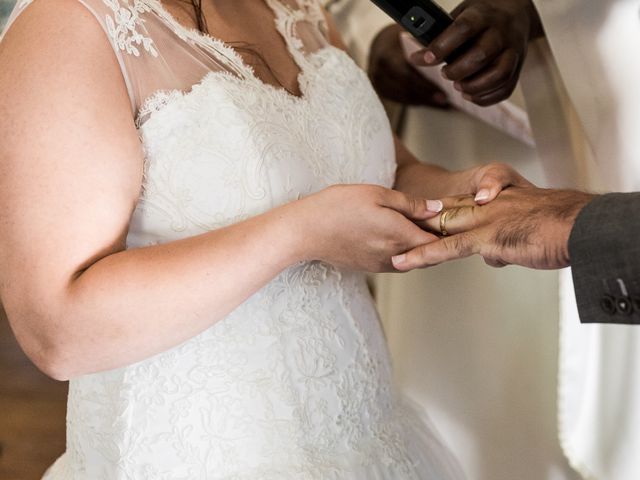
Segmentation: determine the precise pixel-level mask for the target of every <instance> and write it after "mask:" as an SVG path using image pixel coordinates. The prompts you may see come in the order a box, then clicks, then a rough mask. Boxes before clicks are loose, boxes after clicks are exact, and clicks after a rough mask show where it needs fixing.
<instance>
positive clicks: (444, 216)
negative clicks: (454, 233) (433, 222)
mask: <svg viewBox="0 0 640 480" xmlns="http://www.w3.org/2000/svg"><path fill="white" fill-rule="evenodd" d="M450 211H451V210H445V211H444V212H442V213H441V214H440V233H441V234H442V236H443V237H446V236H447V235H449V232H447V215H449V212H450Z"/></svg>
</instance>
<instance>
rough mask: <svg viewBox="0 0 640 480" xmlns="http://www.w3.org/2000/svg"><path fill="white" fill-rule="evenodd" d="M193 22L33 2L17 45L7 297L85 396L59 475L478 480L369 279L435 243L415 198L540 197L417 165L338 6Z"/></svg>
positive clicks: (31, 346) (224, 14) (14, 33)
mask: <svg viewBox="0 0 640 480" xmlns="http://www.w3.org/2000/svg"><path fill="white" fill-rule="evenodd" d="M194 5H195V6H196V7H197V6H198V5H199V3H198V2H196V3H195V4H194ZM192 6H193V5H192V3H184V2H178V1H171V2H169V1H167V2H163V3H160V2H159V1H158V0H46V1H45V0H35V1H32V0H21V1H20V2H19V4H18V5H17V7H16V9H15V11H14V12H13V14H12V16H11V17H10V19H9V23H8V26H7V29H6V30H5V34H4V37H3V38H2V42H1V43H0V65H1V68H0V92H2V94H0V131H1V132H2V135H3V137H2V142H1V144H0V212H1V213H0V295H1V297H0V298H1V299H2V303H3V305H4V307H5V309H6V312H7V315H8V317H9V319H10V322H11V325H12V328H13V330H14V332H15V334H16V337H17V338H18V340H19V342H20V343H21V345H22V347H23V348H24V350H25V352H26V353H27V354H28V355H29V356H30V358H31V359H32V360H33V361H34V363H36V365H38V366H39V367H40V368H41V369H42V370H43V371H44V372H46V373H47V374H49V375H50V376H52V377H54V378H57V379H61V380H65V379H71V380H70V385H69V402H68V415H67V450H66V453H65V454H64V455H63V456H62V457H61V458H60V459H59V460H58V461H57V462H56V463H55V465H54V466H53V467H52V468H51V469H49V471H48V473H47V474H46V478H47V479H64V480H71V479H91V480H99V479H153V480H158V479H190V480H193V479H212V480H213V479H225V480H231V479H238V480H240V479H242V480H249V479H251V480H260V479H361V480H375V479H387V480H397V479H424V480H453V479H458V478H460V474H459V470H458V468H457V466H456V463H455V461H454V460H452V457H451V456H450V455H449V453H448V452H447V450H446V448H444V447H443V446H442V444H441V443H440V442H439V441H438V440H437V439H436V437H435V436H434V435H433V434H432V432H431V430H430V428H429V427H428V426H427V425H426V424H425V423H424V422H423V421H422V420H420V419H418V418H417V417H415V414H414V413H411V411H410V410H409V409H408V408H407V407H406V406H405V405H403V403H402V401H401V400H400V399H399V397H398V396H397V395H396V394H395V392H394V388H393V385H392V378H391V368H390V364H389V358H388V355H387V351H386V348H385V342H384V338H383V334H382V331H381V328H380V325H379V321H378V316H377V313H376V311H375V308H374V304H373V301H372V298H371V296H370V294H369V292H368V290H367V286H366V283H365V276H364V274H363V273H359V272H361V271H367V270H369V271H383V270H387V271H388V270H392V267H391V263H390V258H391V256H392V255H394V254H398V253H401V252H402V251H405V250H407V249H408V248H411V247H414V246H416V245H420V244H422V243H425V242H429V241H432V240H433V238H434V237H432V235H431V234H429V233H426V232H425V231H423V230H422V229H420V228H419V227H418V226H416V224H415V223H413V222H412V221H411V220H421V219H425V218H427V217H428V216H430V215H431V216H432V215H434V213H433V212H429V211H428V209H427V204H426V202H425V201H423V200H419V199H418V197H414V196H413V195H418V196H426V195H431V196H432V198H439V197H442V196H443V195H446V194H453V193H460V192H468V193H473V192H475V191H476V190H478V188H480V187H482V188H485V187H487V188H489V190H490V191H489V192H488V193H489V196H495V195H496V194H497V192H498V191H499V190H500V188H501V186H506V185H508V184H509V183H510V182H514V181H518V177H517V176H516V175H515V174H514V173H513V172H511V171H509V170H508V169H506V168H504V167H501V166H492V167H487V168H485V169H478V170H474V171H469V172H458V173H449V172H446V171H443V170H441V169H438V168H436V167H433V166H428V165H424V166H423V165H419V164H418V163H417V162H416V160H415V159H414V158H413V157H412V156H411V155H410V154H409V153H408V152H407V151H406V150H404V149H403V148H402V147H401V146H400V145H399V144H397V145H394V139H393V136H392V134H391V131H390V128H389V124H388V122H387V119H386V117H385V113H384V111H383V109H382V106H381V104H380V103H379V101H378V99H377V98H376V96H375V94H374V92H373V91H372V89H371V87H370V84H369V82H368V80H367V78H366V76H365V74H363V72H361V71H360V70H359V69H358V68H356V66H355V65H354V63H353V62H352V61H351V59H350V58H349V57H348V56H347V55H346V54H345V53H344V52H343V51H342V50H341V49H340V48H338V47H339V46H340V41H339V38H338V37H337V35H336V33H335V31H334V29H333V28H332V27H331V26H330V24H331V22H330V19H328V17H327V16H326V12H324V11H323V9H322V8H321V7H320V6H319V5H318V4H317V2H316V1H313V0H299V1H297V0H288V1H285V0H225V1H213V2H208V3H206V4H203V5H202V11H201V12H200V13H199V14H194V11H196V12H197V11H198V9H197V8H196V9H195V10H194V9H192ZM187 25H188V26H189V27H187ZM195 26H199V29H198V30H197V29H195V28H191V27H195ZM205 31H208V32H209V33H203V32H205ZM396 158H397V162H398V167H397V174H396ZM337 184H346V185H344V186H333V185H337ZM394 184H395V187H396V189H398V190H403V191H404V192H406V193H400V192H398V191H393V190H389V188H390V187H392V186H394ZM332 186H333V187H332ZM430 205H431V210H438V208H435V207H437V205H435V207H434V206H433V204H430ZM417 367H419V366H417ZM37 440H38V439H34V442H37Z"/></svg>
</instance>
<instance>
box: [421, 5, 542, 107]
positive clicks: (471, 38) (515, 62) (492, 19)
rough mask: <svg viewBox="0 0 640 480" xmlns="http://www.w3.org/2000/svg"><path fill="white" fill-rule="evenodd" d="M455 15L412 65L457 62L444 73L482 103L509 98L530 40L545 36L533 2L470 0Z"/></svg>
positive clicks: (477, 102) (457, 9) (471, 98)
mask: <svg viewBox="0 0 640 480" xmlns="http://www.w3.org/2000/svg"><path fill="white" fill-rule="evenodd" d="M451 15H452V16H453V18H454V22H453V24H451V25H450V26H449V27H448V28H447V29H446V30H445V31H444V32H442V33H441V34H440V35H439V36H438V37H436V38H435V39H434V40H433V42H431V44H430V45H429V47H428V48H427V49H425V50H421V51H419V52H416V53H415V54H414V55H413V56H412V57H411V61H412V63H414V64H416V65H419V66H424V65H427V66H434V65H438V64H439V63H441V62H443V61H445V60H447V61H449V60H451V61H450V62H449V64H448V65H446V66H445V67H444V68H443V69H442V75H443V76H444V77H445V78H447V79H449V80H451V81H453V82H454V87H455V88H456V89H457V90H458V91H460V92H462V94H463V97H464V98H465V99H467V100H469V101H471V102H473V103H475V104H477V105H481V106H488V105H493V104H495V103H498V102H500V101H502V100H505V99H507V98H509V96H511V94H512V93H513V90H514V89H515V87H516V84H517V83H518V78H519V76H520V71H521V69H522V65H523V63H524V60H525V57H526V55H527V47H528V43H529V40H530V39H532V38H535V37H538V36H540V35H542V26H541V23H540V18H539V17H538V14H537V12H536V10H535V7H534V6H533V3H532V1H531V0H465V1H464V2H462V3H461V4H460V5H459V6H458V7H456V9H455V10H454V11H453V12H452V14H451ZM454 53H455V54H454ZM452 54H454V55H453V56H452ZM450 56H452V57H451V58H450Z"/></svg>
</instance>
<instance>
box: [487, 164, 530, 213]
mask: <svg viewBox="0 0 640 480" xmlns="http://www.w3.org/2000/svg"><path fill="white" fill-rule="evenodd" d="M476 176H477V183H476V186H475V187H476V188H475V190H476V192H477V193H476V195H475V201H476V202H477V203H478V205H484V204H486V203H489V202H491V201H493V200H495V199H496V197H497V196H498V195H499V194H500V192H501V191H502V190H504V189H505V188H508V187H510V186H512V185H514V186H532V185H533V184H532V183H531V182H529V181H528V180H527V179H526V178H524V177H523V176H522V175H520V174H519V173H518V172H516V171H515V170H514V169H513V168H511V167H510V166H508V165H505V164H502V163H492V164H489V165H487V166H484V167H482V168H481V169H479V170H478V173H477V174H476Z"/></svg>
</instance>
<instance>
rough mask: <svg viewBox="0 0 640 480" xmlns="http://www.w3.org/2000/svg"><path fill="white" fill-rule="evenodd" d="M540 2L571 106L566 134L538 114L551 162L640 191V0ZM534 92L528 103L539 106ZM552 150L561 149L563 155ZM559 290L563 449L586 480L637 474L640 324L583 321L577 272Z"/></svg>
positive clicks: (595, 185)
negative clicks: (576, 287) (576, 288)
mask: <svg viewBox="0 0 640 480" xmlns="http://www.w3.org/2000/svg"><path fill="white" fill-rule="evenodd" d="M535 3H536V6H537V8H538V11H539V13H540V16H541V18H542V22H543V25H544V28H545V31H546V33H547V39H548V42H549V46H550V51H551V52H552V53H553V58H554V60H555V64H556V65H557V69H558V71H559V79H560V80H561V83H562V85H561V88H564V90H565V92H566V99H567V100H568V102H569V105H568V106H569V107H570V108H569V109H565V113H566V116H565V117H564V119H565V120H566V121H567V125H568V128H567V129H565V130H564V131H565V132H566V135H564V136H558V135H557V134H556V133H557V132H558V131H560V130H559V129H556V128H554V126H553V125H554V123H556V120H557V118H558V117H557V116H546V117H545V116H544V115H530V118H531V120H532V126H533V130H534V134H536V131H537V132H538V134H539V138H540V140H541V141H538V138H536V140H537V141H538V144H539V146H541V147H543V148H541V150H540V153H541V155H542V156H543V157H545V158H543V163H545V164H546V165H547V166H549V167H550V169H555V171H556V173H557V172H558V169H557V167H553V165H554V163H555V164H556V165H557V162H565V165H566V164H568V163H572V164H573V165H572V166H571V168H569V169H568V170H567V169H564V170H566V171H574V172H575V173H576V175H575V178H574V181H575V183H576V184H574V185H571V184H570V183H571V182H570V180H571V179H570V178H569V177H567V178H565V179H564V181H563V183H565V182H566V183H567V184H568V185H562V186H580V187H582V188H586V189H589V190H596V191H598V190H604V191H620V192H625V191H627V192H628V191H640V135H638V132H639V130H638V125H639V122H638V116H639V115H640V89H638V88H637V86H638V85H639V84H640V60H638V54H637V47H638V45H640V0H599V1H597V2H586V1H581V0H535ZM532 84H533V83H532ZM529 93H534V94H535V92H534V90H533V89H529ZM538 93H539V92H538ZM532 98H534V97H530V96H529V97H528V98H527V100H528V103H529V104H530V105H532V106H535V105H537V102H536V101H535V100H533V101H532ZM548 118H550V119H551V120H552V121H548V120H547V119H548ZM545 132H546V133H545ZM545 141H546V143H547V145H546V147H549V148H546V147H544V144H543V142H545ZM563 142H564V145H563ZM554 149H555V150H556V151H557V152H562V155H556V156H555V157H556V158H555V160H556V161H555V162H554V161H550V160H551V156H553V150H554ZM545 159H546V160H547V161H545ZM560 170H562V169H560ZM591 234H592V235H598V234H599V233H598V229H597V228H596V229H593V230H592V232H591ZM561 298H562V308H561V312H562V319H561V347H560V377H559V386H558V388H559V393H558V396H559V398H558V403H559V422H558V423H559V434H560V438H561V442H562V445H563V447H564V450H565V453H566V455H567V457H568V458H569V460H570V462H571V464H572V465H573V466H574V467H575V468H577V469H578V470H579V471H580V472H581V473H582V475H583V476H584V478H585V479H589V480H592V479H593V480H637V479H638V478H640V456H638V454H637V452H638V451H639V450H640V401H639V399H640V327H638V326H625V325H605V324H590V325H584V324H581V323H580V319H579V317H578V311H577V309H576V302H575V293H574V287H573V283H572V279H571V272H569V271H564V272H562V289H561Z"/></svg>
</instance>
